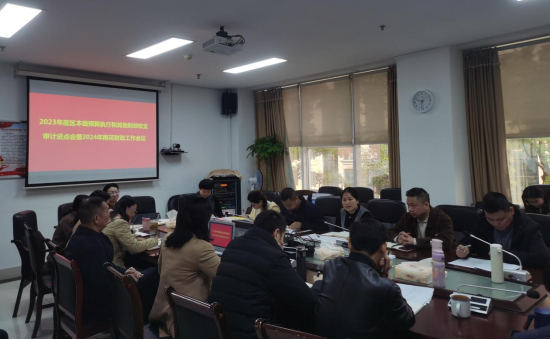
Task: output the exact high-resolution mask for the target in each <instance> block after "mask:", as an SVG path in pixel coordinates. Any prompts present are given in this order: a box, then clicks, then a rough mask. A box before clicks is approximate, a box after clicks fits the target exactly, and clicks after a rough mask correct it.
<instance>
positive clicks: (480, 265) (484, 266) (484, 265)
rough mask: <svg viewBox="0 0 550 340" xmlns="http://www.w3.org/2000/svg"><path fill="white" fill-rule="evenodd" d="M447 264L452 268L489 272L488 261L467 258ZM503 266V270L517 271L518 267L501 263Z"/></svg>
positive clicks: (489, 263) (489, 264)
mask: <svg viewBox="0 0 550 340" xmlns="http://www.w3.org/2000/svg"><path fill="white" fill-rule="evenodd" d="M449 264H452V265H454V266H459V267H465V268H472V269H481V270H485V271H488V272H490V271H491V261H490V260H482V259H475V258H473V257H469V258H467V259H458V260H455V261H453V262H449ZM503 265H504V270H516V269H519V265H517V264H510V263H503Z"/></svg>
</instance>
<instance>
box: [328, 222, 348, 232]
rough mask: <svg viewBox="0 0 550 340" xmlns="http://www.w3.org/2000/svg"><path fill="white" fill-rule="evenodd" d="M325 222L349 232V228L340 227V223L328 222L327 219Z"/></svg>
mask: <svg viewBox="0 0 550 340" xmlns="http://www.w3.org/2000/svg"><path fill="white" fill-rule="evenodd" d="M325 224H328V225H331V226H333V227H337V228H340V229H342V230H343V231H347V232H349V229H346V228H344V227H340V226H339V225H336V224H332V223H328V222H327V221H325Z"/></svg>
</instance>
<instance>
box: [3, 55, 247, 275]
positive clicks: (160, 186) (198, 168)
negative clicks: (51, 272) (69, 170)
mask: <svg viewBox="0 0 550 340" xmlns="http://www.w3.org/2000/svg"><path fill="white" fill-rule="evenodd" d="M172 87H173V88H171V87H170V85H169V87H168V89H167V90H166V91H163V92H161V93H160V95H159V101H160V103H159V131H160V137H159V144H160V145H159V146H160V147H165V146H166V147H168V146H169V145H170V130H172V134H173V137H172V140H173V142H174V143H179V144H181V148H182V149H183V150H185V151H188V152H189V153H187V154H183V155H181V156H162V155H161V156H160V161H159V164H160V180H159V181H153V182H142V183H119V184H120V190H121V193H122V195H133V196H139V195H148V196H153V197H154V198H155V200H156V203H157V211H159V212H160V213H162V214H163V215H164V213H165V212H166V204H167V202H168V198H170V197H171V196H172V195H176V194H182V193H187V192H195V191H196V190H197V185H198V182H199V181H200V180H201V179H202V178H204V177H205V176H206V175H207V174H208V173H209V172H210V171H211V170H214V169H222V168H230V167H231V163H233V168H234V169H237V170H239V171H241V172H242V174H243V178H244V179H245V182H244V183H246V184H247V183H248V177H249V176H250V173H251V171H252V170H253V169H254V165H253V164H254V163H253V161H252V160H246V159H245V158H244V157H246V154H245V155H244V156H242V155H241V154H244V150H245V149H246V147H247V146H248V145H249V144H251V143H252V140H253V139H254V134H255V132H254V131H255V130H254V102H253V97H252V93H251V92H248V91H242V95H241V91H239V95H240V96H239V112H238V114H237V115H236V116H235V117H233V118H232V120H231V121H230V119H229V117H225V116H222V115H221V114H220V112H221V93H222V91H221V90H213V89H205V88H197V87H190V86H181V85H172ZM0 89H1V91H0V103H2V104H1V105H0V120H26V117H27V100H26V95H27V89H26V80H25V79H23V78H17V79H14V78H13V67H12V65H7V64H1V63H0ZM172 93H173V98H172ZM170 105H173V108H172V110H173V119H172V123H171V122H170ZM230 131H231V132H232V133H233V136H232V138H230ZM243 147H244V148H243ZM113 156H114V155H106V157H105V160H103V161H105V162H108V161H109V157H113ZM244 183H243V189H244V188H245V187H246V186H247V185H244ZM24 185H25V183H24V180H23V179H3V180H0V232H1V233H2V234H3V235H4V237H2V238H0V249H2V250H3V254H2V256H1V257H0V280H1V279H4V278H6V277H10V276H13V273H14V271H15V274H16V275H17V268H15V269H9V268H13V267H18V266H19V265H20V259H19V255H18V253H17V250H16V248H15V246H14V245H12V244H10V240H11V239H12V216H13V214H14V213H16V212H18V211H22V210H28V209H29V210H34V211H36V213H37V215H38V228H39V230H40V231H41V232H42V233H43V234H44V236H45V237H51V236H52V235H53V231H54V229H53V226H54V225H56V223H57V207H58V206H59V205H60V204H62V203H67V202H72V200H73V198H74V196H75V195H77V194H81V193H83V194H89V193H90V192H92V191H93V190H96V189H102V188H103V186H102V185H86V186H77V187H63V188H50V189H46V188H45V189H32V190H26V189H25V188H24ZM247 193H248V191H243V196H244V198H245V201H246V195H247Z"/></svg>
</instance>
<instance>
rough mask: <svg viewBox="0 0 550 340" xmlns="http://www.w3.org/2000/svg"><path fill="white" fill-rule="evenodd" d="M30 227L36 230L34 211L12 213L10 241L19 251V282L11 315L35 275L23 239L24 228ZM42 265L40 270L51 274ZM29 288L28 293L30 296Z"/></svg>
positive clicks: (45, 266) (49, 270) (16, 309)
mask: <svg viewBox="0 0 550 340" xmlns="http://www.w3.org/2000/svg"><path fill="white" fill-rule="evenodd" d="M26 228H30V229H32V230H34V231H38V223H37V221H36V213H35V212H34V211H32V210H25V211H21V212H18V213H16V214H14V215H13V240H12V241H11V243H13V244H15V246H16V247H17V250H18V251H19V256H20V257H21V282H20V283H19V291H18V292H17V298H16V299H15V308H14V309H13V316H12V317H14V318H15V317H16V316H17V313H18V311H19V304H20V302H21V295H22V294H23V289H25V287H27V286H28V285H29V284H31V283H32V282H33V281H34V279H35V277H34V272H33V269H32V267H31V262H30V255H29V249H28V247H27V244H26V241H25V230H26ZM40 265H41V266H42V269H41V272H42V273H44V274H45V275H46V274H48V273H49V274H51V272H52V271H51V269H50V268H48V266H47V264H46V263H45V262H43V263H42V264H40ZM32 291H33V289H32V288H31V292H30V295H31V297H32V294H33V293H32ZM33 307H34V306H33V305H32V304H31V305H30V306H29V311H28V313H27V319H30V317H31V315H32V312H33Z"/></svg>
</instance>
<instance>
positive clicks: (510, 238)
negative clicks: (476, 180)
mask: <svg viewBox="0 0 550 340" xmlns="http://www.w3.org/2000/svg"><path fill="white" fill-rule="evenodd" d="M472 235H474V236H477V237H479V238H480V239H482V240H485V241H487V242H489V243H498V244H500V245H502V248H503V249H504V250H508V251H509V252H511V253H512V254H514V255H516V256H517V257H518V258H519V259H520V260H521V263H522V265H523V266H526V267H535V268H544V267H545V266H546V263H547V261H548V256H549V254H548V249H547V248H546V245H545V244H544V241H543V239H542V234H541V233H540V230H539V225H538V224H537V223H536V222H534V221H533V220H531V219H530V218H529V217H528V216H527V215H526V214H525V213H524V212H523V211H521V210H520V209H519V207H518V206H517V205H513V204H511V203H510V202H508V199H507V198H506V196H504V195H503V194H501V193H498V192H490V193H488V194H487V195H485V197H483V214H482V216H480V219H479V221H478V223H477V226H476V228H475V229H474V231H472ZM460 243H461V245H459V246H458V247H457V249H456V255H457V256H458V257H460V258H465V257H467V256H468V255H469V254H470V253H472V254H477V256H479V257H484V258H487V257H488V254H489V246H488V245H487V244H485V243H483V242H480V241H478V240H476V239H475V238H473V237H465V238H464V239H462V240H461V241H460ZM466 244H471V248H466V247H465V246H464V245H466ZM504 262H506V263H517V262H518V261H517V259H516V258H515V257H513V256H510V255H509V254H506V253H504Z"/></svg>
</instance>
